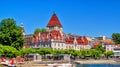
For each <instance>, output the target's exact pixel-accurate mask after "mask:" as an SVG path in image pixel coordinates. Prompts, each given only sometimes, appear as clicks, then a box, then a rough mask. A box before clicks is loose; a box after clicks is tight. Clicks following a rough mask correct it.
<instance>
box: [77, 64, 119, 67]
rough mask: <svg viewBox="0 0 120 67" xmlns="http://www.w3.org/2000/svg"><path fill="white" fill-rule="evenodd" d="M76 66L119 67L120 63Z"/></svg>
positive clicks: (80, 65) (81, 66) (80, 66)
mask: <svg viewBox="0 0 120 67" xmlns="http://www.w3.org/2000/svg"><path fill="white" fill-rule="evenodd" d="M76 67H120V64H77V65H76Z"/></svg>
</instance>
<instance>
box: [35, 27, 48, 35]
mask: <svg viewBox="0 0 120 67" xmlns="http://www.w3.org/2000/svg"><path fill="white" fill-rule="evenodd" d="M44 32H46V29H45V28H41V29H40V28H36V29H35V31H34V34H36V33H44Z"/></svg>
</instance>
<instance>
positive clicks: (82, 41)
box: [65, 36, 89, 45]
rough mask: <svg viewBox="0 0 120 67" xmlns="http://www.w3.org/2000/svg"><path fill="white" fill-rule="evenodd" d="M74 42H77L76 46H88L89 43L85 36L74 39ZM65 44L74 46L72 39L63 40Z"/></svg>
mask: <svg viewBox="0 0 120 67" xmlns="http://www.w3.org/2000/svg"><path fill="white" fill-rule="evenodd" d="M76 40H77V44H78V45H87V44H89V41H88V40H87V38H86V37H85V36H78V37H77V38H76ZM65 42H66V44H74V37H69V38H65Z"/></svg>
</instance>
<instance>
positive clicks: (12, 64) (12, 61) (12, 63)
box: [8, 58, 15, 67]
mask: <svg viewBox="0 0 120 67" xmlns="http://www.w3.org/2000/svg"><path fill="white" fill-rule="evenodd" d="M8 67H15V59H14V58H13V59H12V60H11V61H10V62H9V65H8Z"/></svg>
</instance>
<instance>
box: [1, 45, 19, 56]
mask: <svg viewBox="0 0 120 67" xmlns="http://www.w3.org/2000/svg"><path fill="white" fill-rule="evenodd" d="M1 50H2V55H4V56H5V57H16V56H18V55H20V52H19V51H18V50H16V49H15V48H14V47H11V46H0V51H1Z"/></svg>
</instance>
